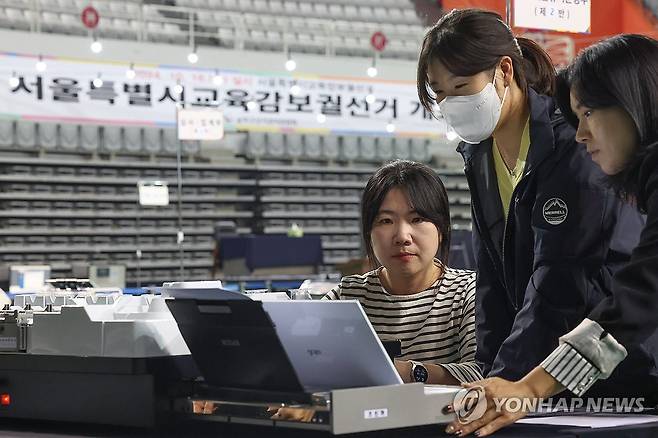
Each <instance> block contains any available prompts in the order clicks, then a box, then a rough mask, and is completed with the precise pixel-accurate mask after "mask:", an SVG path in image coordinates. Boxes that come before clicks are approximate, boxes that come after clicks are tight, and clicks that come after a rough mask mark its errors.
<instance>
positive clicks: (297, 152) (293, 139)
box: [285, 134, 302, 158]
mask: <svg viewBox="0 0 658 438" xmlns="http://www.w3.org/2000/svg"><path fill="white" fill-rule="evenodd" d="M286 137H287V138H286V142H285V143H286V155H287V156H288V157H290V158H299V157H301V156H302V136H301V135H300V134H287V135H286Z"/></svg>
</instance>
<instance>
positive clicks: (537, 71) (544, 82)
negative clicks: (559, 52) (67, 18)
mask: <svg viewBox="0 0 658 438" xmlns="http://www.w3.org/2000/svg"><path fill="white" fill-rule="evenodd" d="M516 41H517V43H518V45H519V48H520V49H521V53H522V54H523V60H522V63H523V67H522V69H523V72H524V73H525V80H526V83H527V86H528V87H530V88H532V89H533V90H535V91H536V92H537V93H539V94H545V95H547V96H552V95H553V94H554V93H555V67H554V66H553V63H552V62H551V58H550V57H549V56H548V53H546V52H545V51H544V49H542V48H541V46H540V45H539V44H537V43H536V42H534V41H533V40H531V39H529V38H523V37H517V38H516ZM515 70H518V69H515ZM521 88H522V89H523V87H521Z"/></svg>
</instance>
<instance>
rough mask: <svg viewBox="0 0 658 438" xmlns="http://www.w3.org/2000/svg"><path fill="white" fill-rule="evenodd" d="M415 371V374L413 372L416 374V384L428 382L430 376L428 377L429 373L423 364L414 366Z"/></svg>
mask: <svg viewBox="0 0 658 438" xmlns="http://www.w3.org/2000/svg"><path fill="white" fill-rule="evenodd" d="M413 371H414V372H413V374H414V380H415V381H416V382H423V383H425V382H427V378H428V377H429V375H428V373H427V368H425V367H424V366H423V365H421V364H416V365H415V366H414V370H413Z"/></svg>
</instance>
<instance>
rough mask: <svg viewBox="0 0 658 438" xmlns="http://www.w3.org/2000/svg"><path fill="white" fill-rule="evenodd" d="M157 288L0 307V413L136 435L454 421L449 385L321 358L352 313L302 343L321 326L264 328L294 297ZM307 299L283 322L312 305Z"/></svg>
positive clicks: (313, 322) (311, 322)
mask: <svg viewBox="0 0 658 438" xmlns="http://www.w3.org/2000/svg"><path fill="white" fill-rule="evenodd" d="M87 286H88V285H87ZM158 292H159V293H160V294H158V295H156V294H146V295H141V296H132V295H124V294H121V293H120V292H118V291H104V292H98V291H96V290H94V288H90V287H76V286H75V282H73V283H70V282H69V284H68V285H67V287H65V288H57V287H51V288H49V289H48V290H45V291H43V292H40V293H37V294H26V295H17V296H15V298H14V301H13V303H12V304H11V305H5V306H4V308H2V310H0V418H22V419H33V420H53V421H60V422H61V421H65V422H73V423H94V424H109V425H120V426H132V427H145V428H155V427H159V426H167V425H168V424H171V422H176V423H186V422H191V423H200V422H204V423H206V424H207V423H208V422H230V423H244V424H252V425H253V424H258V425H264V426H270V427H294V428H306V429H313V430H318V431H326V432H329V433H332V434H345V433H353V432H363V431H374V430H384V429H394V428H401V427H413V426H424V425H430V424H437V423H447V422H449V421H452V419H453V418H454V417H453V416H452V415H451V414H450V415H446V414H443V413H442V408H443V407H444V406H445V405H447V404H448V403H451V402H452V401H453V399H454V397H455V395H456V394H457V393H458V392H459V391H460V388H458V387H450V386H432V385H422V384H401V383H400V382H399V377H397V375H396V376H395V377H393V376H392V374H391V369H392V363H391V361H390V359H388V358H384V359H382V358H381V357H382V356H380V355H379V353H377V354H376V356H377V358H376V360H374V361H371V363H369V364H366V363H365V361H363V360H361V359H358V358H357V359H354V357H352V356H353V355H352V354H336V353H335V352H332V351H326V350H331V349H333V348H341V345H340V343H337V341H339V340H340V339H339V338H340V336H343V335H345V336H348V335H349V336H355V334H358V332H359V331H360V330H361V329H360V328H359V327H363V326H369V323H368V322H367V319H365V315H363V318H364V320H365V321H364V322H359V321H357V322H356V323H351V324H352V325H350V326H345V328H344V329H343V330H333V331H338V332H340V333H336V334H335V336H337V338H332V339H328V340H326V341H327V342H325V344H326V345H327V346H322V347H314V348H309V347H308V345H315V344H313V342H314V341H313V339H318V338H319V336H318V334H322V338H327V335H326V333H320V332H321V331H322V330H323V327H325V326H326V325H328V322H327V321H324V320H322V318H320V319H318V318H315V317H311V316H309V315H310V314H305V316H304V317H303V318H301V319H300V321H301V322H299V321H298V322H297V323H295V324H289V326H290V327H288V328H289V329H290V330H289V333H287V335H285V336H284V335H283V332H282V330H283V329H284V326H285V325H286V324H287V323H286V322H285V321H283V320H281V321H278V322H277V321H275V320H273V316H274V315H278V316H276V317H277V318H282V316H281V315H284V314H286V313H290V308H289V307H290V306H292V305H297V306H299V304H298V302H295V301H290V302H287V303H286V302H281V303H276V304H268V303H267V302H261V301H254V300H251V299H249V298H248V297H246V296H244V295H242V294H235V293H229V292H225V291H223V292H222V291H219V290H218V289H217V288H216V285H211V286H210V287H204V286H203V285H198V284H196V285H194V287H193V288H186V287H185V285H180V284H178V285H173V286H170V287H168V288H167V287H165V288H162V289H160V290H158ZM315 304H316V305H315V306H309V305H306V306H301V307H298V308H296V309H295V310H293V313H296V314H299V313H300V312H299V309H302V308H306V309H311V310H312V311H313V312H316V310H317V309H318V308H319V307H318V306H320V307H321V306H323V305H324V304H325V303H318V302H315ZM326 304H329V305H330V303H326ZM352 306H358V309H359V311H360V312H361V313H362V310H360V306H359V305H358V303H352ZM268 309H269V311H268ZM321 310H322V311H325V310H326V308H325V307H322V309H321ZM341 313H345V312H344V310H341ZM347 313H349V312H347ZM352 313H353V314H355V315H357V314H358V312H352ZM314 318H315V319H314ZM329 319H331V321H332V323H333V324H334V325H335V324H345V322H344V321H341V320H340V319H335V318H333V319H332V318H329ZM355 324H356V326H355ZM364 324H365V325H364ZM329 326H331V324H329ZM354 327H357V328H356V329H355V328H354ZM334 328H335V327H334ZM277 330H278V331H277ZM318 330H319V331H320V332H318ZM333 331H332V333H333ZM361 331H362V332H363V330H361ZM299 336H301V337H302V342H300V341H299ZM314 336H315V338H314ZM366 338H367V333H366ZM291 339H292V340H291ZM350 339H352V340H355V339H356V338H350ZM359 342H361V341H359ZM309 343H310V344H309ZM292 344H299V345H296V346H291V345H292ZM343 344H344V345H345V344H346V343H345V342H343ZM371 344H372V345H370V346H369V347H367V348H366V347H364V346H363V345H356V346H353V347H355V348H357V349H359V350H362V351H368V349H369V348H370V350H371V351H376V350H377V349H378V348H379V350H382V351H383V349H382V346H381V343H379V341H378V340H376V341H375V342H374V343H371ZM377 344H379V345H377ZM294 348H298V349H300V350H299V352H301V353H299V352H296V351H295V350H294ZM346 351H347V350H346ZM349 351H356V350H354V348H353V349H352V350H349ZM298 353H299V354H298ZM337 357H342V358H343V359H344V358H345V357H347V358H348V359H347V360H348V362H345V363H347V364H348V365H347V366H348V367H349V369H345V370H342V373H341V374H338V375H336V376H330V375H329V376H326V378H324V380H322V381H311V380H313V378H311V377H309V376H314V375H320V374H325V373H319V372H317V370H316V369H309V367H312V366H323V365H322V364H324V365H325V366H331V363H332V360H334V359H336V358H337ZM343 359H341V360H343ZM304 361H306V362H304ZM309 361H310V362H309ZM350 361H351V362H350ZM359 361H360V362H359ZM341 363H342V362H341ZM309 364H311V365H309ZM313 364H316V365H313ZM317 364H320V365H317ZM341 376H343V377H341ZM344 376H348V377H347V378H346V377H344ZM332 379H333V380H332ZM360 383H361V384H360ZM373 383H374V384H373ZM389 383H390V384H389Z"/></svg>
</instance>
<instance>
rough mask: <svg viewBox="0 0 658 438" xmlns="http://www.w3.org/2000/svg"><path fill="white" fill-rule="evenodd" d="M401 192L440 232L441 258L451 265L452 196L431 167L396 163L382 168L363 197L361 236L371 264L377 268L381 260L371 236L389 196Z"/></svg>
mask: <svg viewBox="0 0 658 438" xmlns="http://www.w3.org/2000/svg"><path fill="white" fill-rule="evenodd" d="M394 188H399V189H400V190H402V191H403V192H404V193H405V194H406V195H407V199H409V202H410V203H411V205H412V206H413V208H414V209H415V210H416V212H417V213H418V214H419V215H420V216H422V217H423V218H425V219H427V220H429V221H430V222H432V223H433V224H434V225H436V228H437V229H438V231H439V234H440V236H441V245H440V246H439V251H438V254H437V256H438V258H439V260H441V262H442V263H443V264H444V265H448V253H449V251H450V204H449V202H448V193H447V192H446V189H445V186H444V185H443V182H442V181H441V178H439V175H437V173H436V172H435V171H434V170H432V169H431V168H430V167H428V166H426V165H424V164H421V163H416V162H414V161H409V160H395V161H392V162H391V163H388V164H385V165H384V166H382V167H381V168H379V169H378V170H377V171H376V172H375V173H374V174H373V175H372V176H371V177H370V179H368V182H367V184H366V188H365V190H364V191H363V195H362V197H361V236H362V238H363V242H364V244H365V246H366V253H367V255H368V258H369V259H370V263H371V264H373V265H376V263H377V258H376V257H375V252H374V250H373V249H372V241H371V239H370V233H371V231H372V226H373V223H374V222H375V218H376V217H377V214H379V209H380V208H381V206H382V202H384V198H385V197H386V194H388V192H389V191H390V190H391V189H394Z"/></svg>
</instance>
